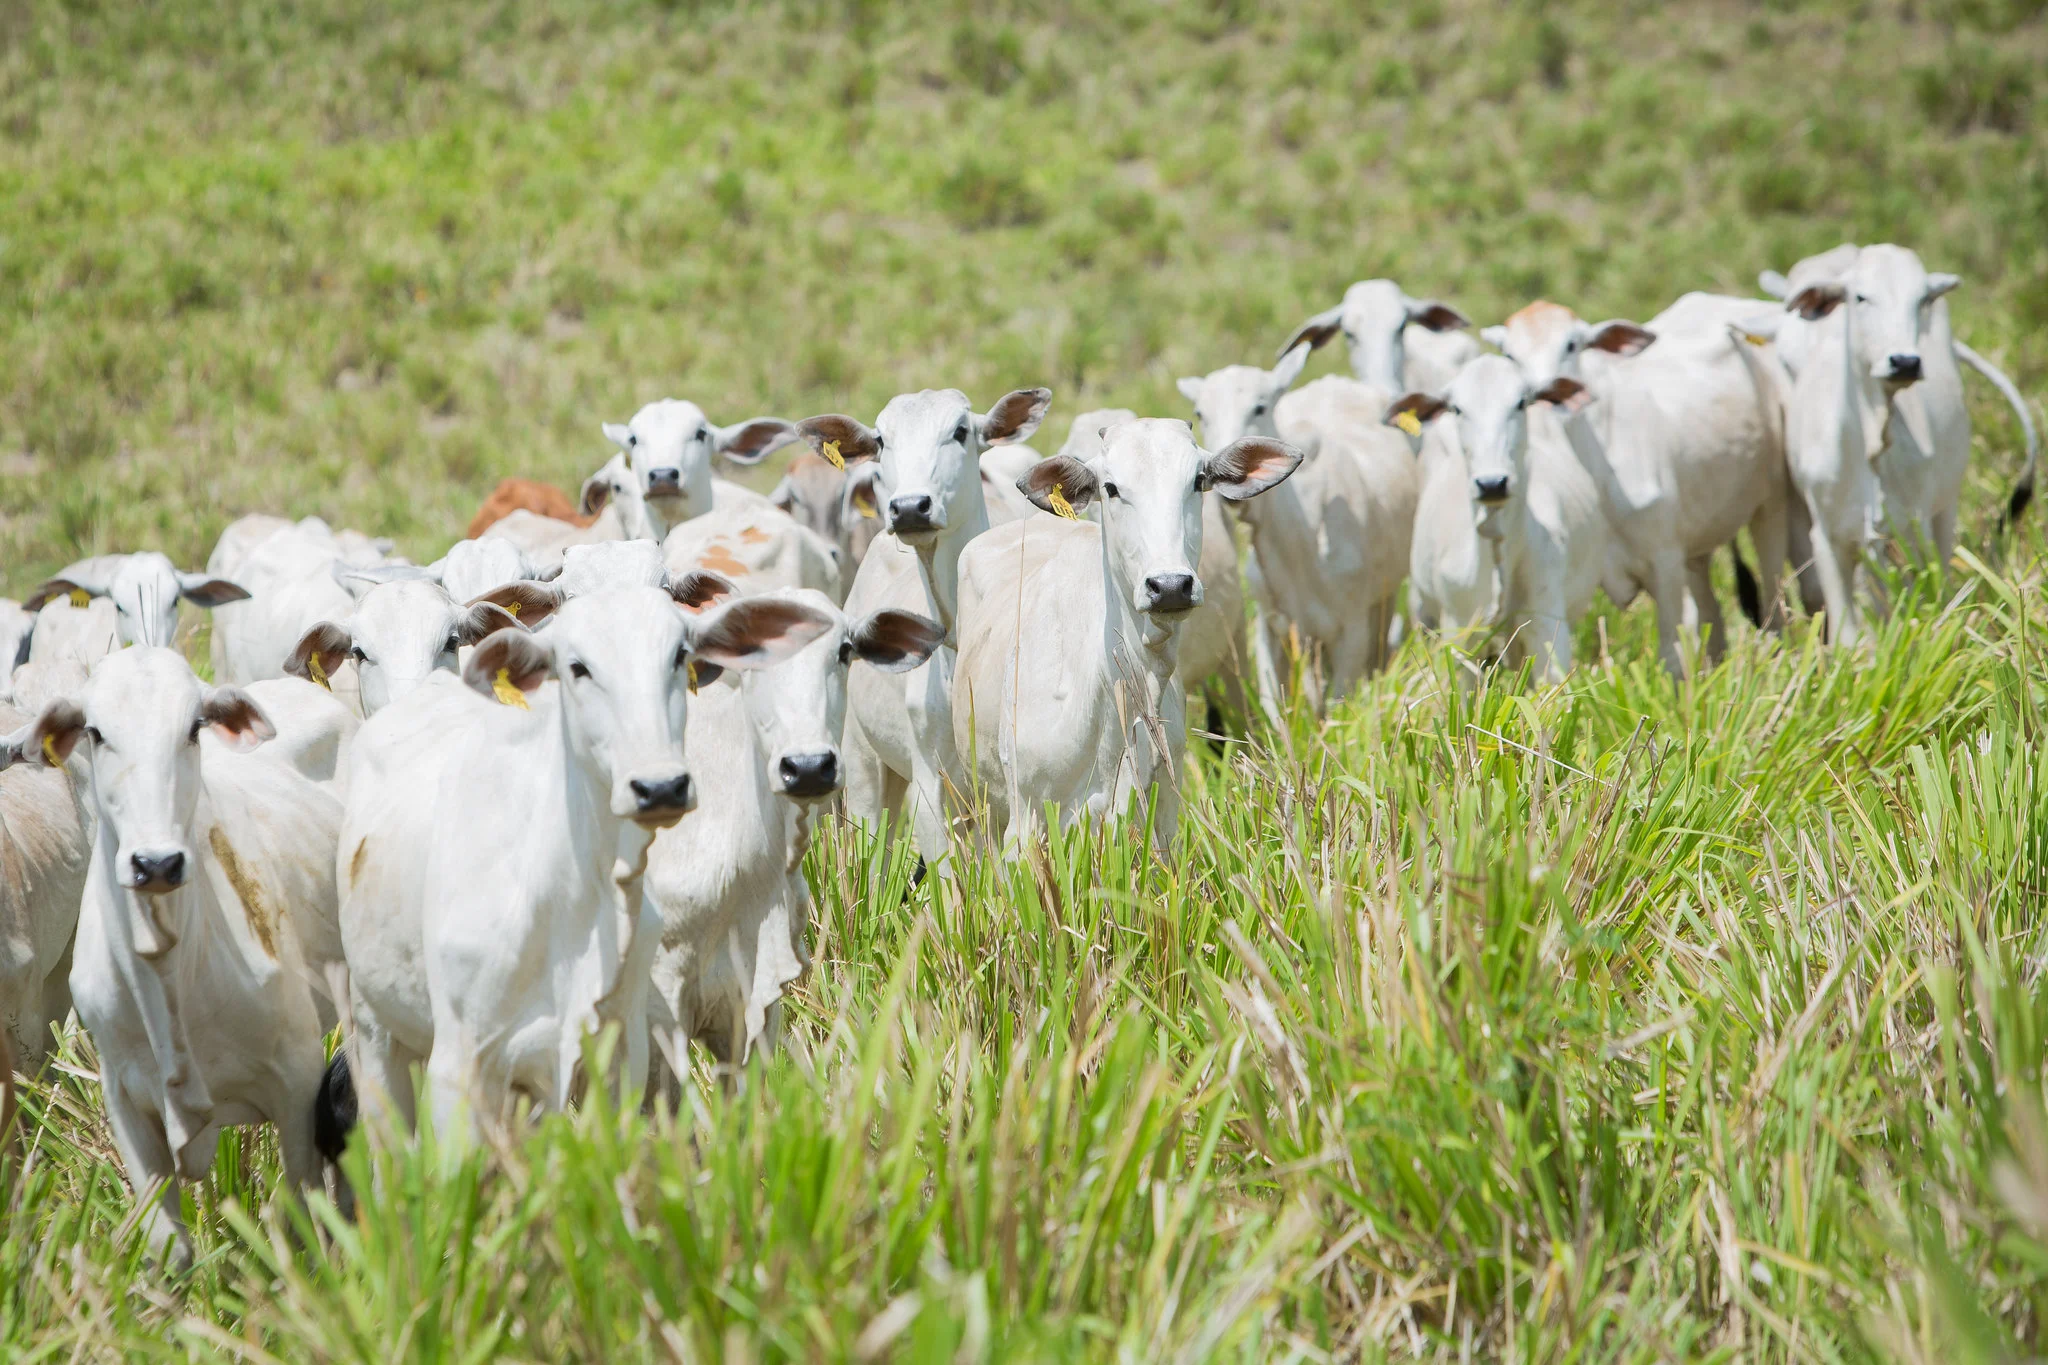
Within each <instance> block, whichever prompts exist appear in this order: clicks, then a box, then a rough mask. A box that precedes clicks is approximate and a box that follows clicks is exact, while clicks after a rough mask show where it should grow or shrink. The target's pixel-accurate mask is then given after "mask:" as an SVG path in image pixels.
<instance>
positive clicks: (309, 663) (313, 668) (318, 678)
mask: <svg viewBox="0 0 2048 1365" xmlns="http://www.w3.org/2000/svg"><path fill="white" fill-rule="evenodd" d="M306 671H307V672H308V673H311V674H312V675H313V681H314V682H316V683H319V684H320V685H321V686H322V687H327V670H326V669H324V668H322V667H321V666H320V651H319V650H317V649H316V650H314V651H313V652H312V653H311V654H308V655H307V656H306ZM327 690H328V691H329V692H332V691H333V690H334V689H333V688H332V687H327Z"/></svg>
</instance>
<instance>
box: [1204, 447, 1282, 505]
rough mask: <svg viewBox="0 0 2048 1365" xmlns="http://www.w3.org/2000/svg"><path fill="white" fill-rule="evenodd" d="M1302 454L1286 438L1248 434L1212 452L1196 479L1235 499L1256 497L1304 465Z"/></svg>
mask: <svg viewBox="0 0 2048 1365" xmlns="http://www.w3.org/2000/svg"><path fill="white" fill-rule="evenodd" d="M1301 461H1302V454H1301V452H1300V451H1298V450H1296V449H1295V448H1294V447H1293V446H1291V445H1289V444H1287V443H1286V442H1285V441H1275V440H1272V439H1271V438H1269V437H1265V436H1245V437H1241V438H1240V439H1238V440H1235V441H1232V442H1231V443H1230V444H1229V445H1227V446H1225V447H1223V449H1221V450H1219V451H1217V452H1216V453H1215V454H1214V455H1211V456H1210V457H1209V459H1208V461H1207V462H1206V463H1205V464H1203V466H1202V472H1201V474H1200V475H1199V476H1198V477H1197V478H1196V480H1195V486H1196V487H1198V488H1213V489H1215V490H1216V491H1217V492H1218V493H1221V494H1222V495H1223V496H1224V497H1226V498H1228V499H1230V501H1232V502H1243V501H1244V500H1245V499H1246V498H1254V497H1257V496H1258V495H1259V494H1261V493H1263V492H1265V491H1266V490H1267V489H1268V488H1271V487H1272V486H1273V485H1275V484H1277V483H1282V482H1284V481H1285V480H1286V478H1287V476H1288V475H1289V474H1292V473H1293V472H1294V471H1295V470H1297V469H1299V468H1300V467H1301Z"/></svg>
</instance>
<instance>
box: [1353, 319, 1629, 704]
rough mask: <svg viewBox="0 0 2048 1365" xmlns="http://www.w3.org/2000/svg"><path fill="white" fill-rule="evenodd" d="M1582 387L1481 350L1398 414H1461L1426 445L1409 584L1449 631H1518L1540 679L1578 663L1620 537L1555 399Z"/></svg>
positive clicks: (1513, 655)
mask: <svg viewBox="0 0 2048 1365" xmlns="http://www.w3.org/2000/svg"><path fill="white" fill-rule="evenodd" d="M1580 392H1581V385H1580V384H1579V383H1578V381H1577V380H1573V379H1566V378H1564V377H1562V376H1560V377H1558V378H1556V379H1553V380H1552V381H1551V382H1550V384H1549V385H1548V386H1547V387H1546V388H1544V389H1542V390H1541V391H1536V392H1532V391H1531V390H1530V388H1529V386H1528V382H1527V381H1526V380H1524V379H1523V378H1522V373H1521V371H1520V370H1519V369H1517V368H1516V366H1515V363H1514V362H1513V361H1511V360H1508V359H1506V358H1504V357H1502V356H1496V355H1481V356H1477V357H1475V358H1474V359H1472V360H1471V361H1468V362H1467V363H1466V365H1465V367H1464V368H1463V369H1461V370H1459V371H1458V374H1457V377H1456V378H1454V379H1453V380H1452V381H1451V383H1450V387H1449V388H1448V389H1447V390H1445V391H1444V392H1442V393H1436V394H1430V393H1420V392H1417V393H1410V394H1408V395H1406V396H1405V397H1403V398H1402V399H1401V400H1400V401H1399V402H1397V403H1395V404H1394V406H1393V408H1392V409H1391V410H1390V411H1389V412H1388V413H1387V421H1388V422H1389V423H1397V422H1398V421H1399V419H1400V418H1401V416H1402V415H1403V414H1406V415H1407V416H1409V417H1410V418H1412V419H1414V420H1415V421H1417V422H1422V423H1428V422H1431V421H1434V420H1435V419H1436V418H1438V417H1441V416H1445V415H1447V414H1448V415H1449V416H1450V417H1451V419H1452V420H1451V423H1450V425H1451V428H1452V434H1453V435H1454V438H1455V439H1452V440H1448V441H1433V442H1430V443H1429V444H1428V445H1427V446H1426V447H1425V448H1424V460H1425V463H1426V465H1427V466H1428V468H1427V469H1426V471H1425V473H1424V475H1423V487H1422V500H1421V505H1420V508H1419V510H1418V511H1417V513H1416V518H1415V540H1414V544H1413V547H1412V549H1411V551H1410V555H1409V581H1410V582H1411V583H1412V584H1413V585H1414V587H1415V591H1416V596H1417V598H1418V600H1419V602H1420V604H1421V606H1422V608H1423V610H1422V612H1421V613H1420V614H1421V615H1422V617H1423V619H1424V620H1427V621H1430V622H1432V623H1433V624H1436V625H1437V626H1438V627H1439V628H1441V629H1443V630H1444V631H1446V632H1447V633H1454V634H1455V633H1465V634H1467V635H1474V636H1476V635H1482V634H1485V633H1489V632H1491V631H1493V630H1494V629H1495V628H1502V629H1504V630H1505V631H1506V632H1507V636H1508V638H1507V641H1506V642H1505V643H1506V644H1507V646H1508V648H1509V658H1510V659H1511V660H1514V659H1519V658H1524V657H1526V658H1533V659H1534V661H1535V671H1536V676H1537V678H1538V679H1540V680H1541V681H1544V682H1556V681H1558V680H1560V679H1562V678H1563V677H1564V675H1565V673H1566V672H1568V671H1569V670H1570V668H1571V666H1572V626H1573V624H1574V623H1575V622H1576V621H1577V620H1578V619H1579V617H1581V616H1583V615H1584V614H1585V612H1586V609H1587V607H1589V606H1590V605H1591V604H1592V599H1593V590H1594V589H1595V588H1597V587H1600V586H1601V585H1602V584H1603V582H1604V581H1605V578H1606V570H1607V565H1608V556H1609V551H1610V548H1611V546H1610V536H1609V533H1608V529H1607V514H1606V511H1605V510H1604V509H1603V507H1602V506H1601V501H1600V486H1599V485H1598V484H1597V483H1595V482H1594V480H1593V476H1592V475H1591V474H1590V473H1588V472H1587V471H1586V468H1585V466H1584V465H1582V464H1581V463H1580V462H1579V458H1578V455H1577V454H1576V453H1575V452H1574V451H1573V450H1572V446H1571V442H1570V441H1569V440H1568V439H1567V438H1566V436H1565V434H1564V428H1563V423H1562V421H1561V420H1560V419H1559V417H1558V416H1557V414H1556V413H1555V412H1554V411H1552V409H1551V406H1550V405H1551V404H1555V403H1564V402H1569V401H1570V400H1571V399H1573V398H1575V397H1577V396H1578V395H1579V393H1580Z"/></svg>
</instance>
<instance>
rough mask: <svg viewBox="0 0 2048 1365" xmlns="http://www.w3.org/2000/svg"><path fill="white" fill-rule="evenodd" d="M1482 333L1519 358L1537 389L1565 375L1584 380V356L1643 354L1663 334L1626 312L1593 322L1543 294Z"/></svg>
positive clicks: (1514, 358)
mask: <svg viewBox="0 0 2048 1365" xmlns="http://www.w3.org/2000/svg"><path fill="white" fill-rule="evenodd" d="M1480 335H1481V336H1482V337H1484V338H1485V340H1486V342H1487V343H1488V344H1489V345H1491V346H1493V347H1494V348H1495V349H1497V350H1498V351H1500V353H1501V354H1502V355H1504V356H1506V357H1507V358H1508V359H1509V360H1512V361H1514V362H1515V364H1516V366H1518V367H1519V368H1520V369H1521V371H1522V378H1523V379H1525V380H1527V381H1528V384H1529V388H1530V390H1531V391H1532V392H1534V391H1539V390H1542V389H1545V388H1548V387H1549V385H1550V383H1551V381H1552V380H1554V379H1557V378H1558V377H1559V376H1563V377H1566V378H1570V379H1576V380H1579V381H1580V382H1581V383H1583V382H1584V380H1585V378H1586V372H1585V366H1584V361H1585V358H1586V356H1587V354H1588V353H1590V352H1593V351H1600V352H1603V353H1605V354H1607V355H1613V356H1631V355H1638V354H1640V353H1641V352H1642V351H1643V350H1644V349H1646V348H1647V347H1648V346H1649V345H1650V344H1651V343H1652V342H1654V341H1656V339H1657V338H1656V335H1655V334H1654V333H1653V332H1651V331H1649V330H1648V329H1647V328H1645V327H1641V326H1638V325H1637V324H1635V323H1633V322H1628V321H1626V320H1624V319H1621V318H1614V319H1610V320H1609V321H1607V322H1587V321H1585V320H1584V319H1582V318H1580V317H1579V316H1578V314H1576V313H1574V312H1572V310H1571V309H1569V308H1566V307H1564V306H1563V305H1562V304H1556V303H1546V302H1544V301H1543V300H1541V299H1539V300H1537V301H1536V302H1535V303H1532V304H1530V305H1529V306H1528V307H1527V308H1524V309H1522V311H1520V312H1519V313H1516V314H1515V315H1514V316H1513V317H1511V318H1509V319H1508V320H1507V321H1506V322H1505V323H1502V324H1501V325H1499V326H1496V327H1489V328H1487V329H1486V330H1485V331H1484V332H1482V333H1481V334H1480Z"/></svg>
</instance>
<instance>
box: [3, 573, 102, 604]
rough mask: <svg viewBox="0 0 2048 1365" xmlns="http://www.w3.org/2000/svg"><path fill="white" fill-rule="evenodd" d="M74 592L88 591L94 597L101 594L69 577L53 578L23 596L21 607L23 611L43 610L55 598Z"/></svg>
mask: <svg viewBox="0 0 2048 1365" xmlns="http://www.w3.org/2000/svg"><path fill="white" fill-rule="evenodd" d="M74 592H82V593H86V594H88V595H90V596H93V597H98V596H99V595H100V594H98V593H96V592H93V590H92V589H91V588H88V587H85V586H84V585H83V584H79V583H74V582H72V581H71V580H70V579H68V578H52V579H50V580H48V581H47V582H45V583H44V584H43V585H42V586H41V587H39V588H37V589H36V590H35V591H34V592H32V593H30V594H29V595H28V596H27V597H25V598H23V599H22V603H21V607H22V610H23V611H41V610H42V609H43V608H44V607H46V606H48V605H49V604H50V603H51V602H52V601H54V600H55V599H57V598H59V597H65V596H68V595H69V594H71V593H74Z"/></svg>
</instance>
